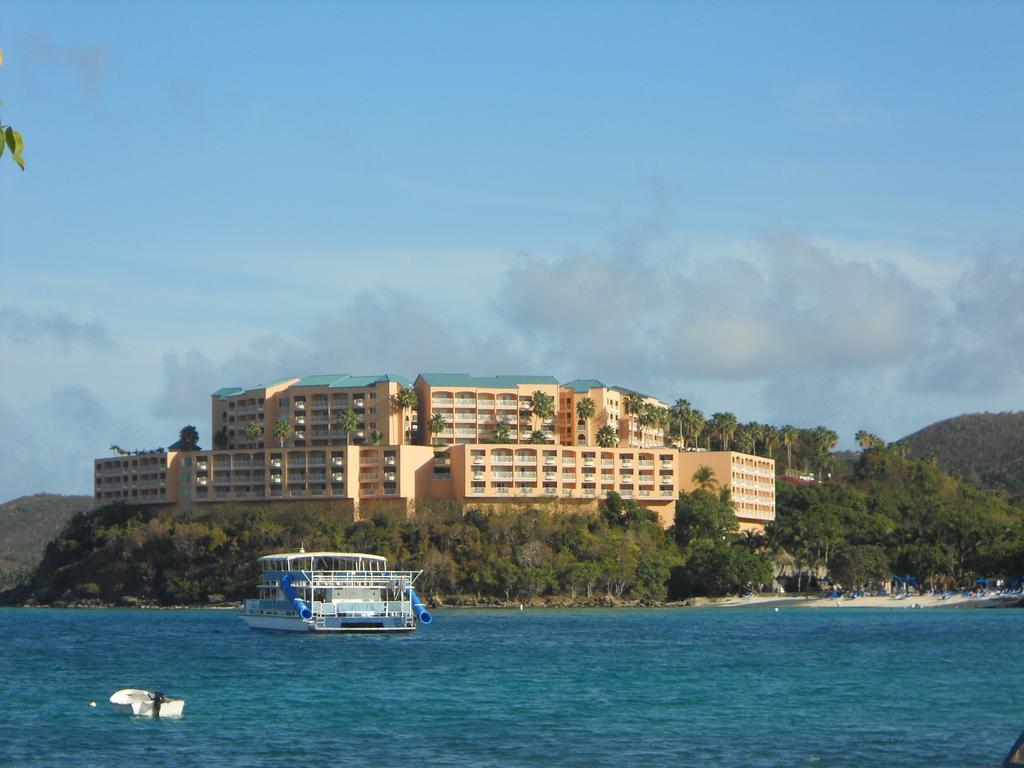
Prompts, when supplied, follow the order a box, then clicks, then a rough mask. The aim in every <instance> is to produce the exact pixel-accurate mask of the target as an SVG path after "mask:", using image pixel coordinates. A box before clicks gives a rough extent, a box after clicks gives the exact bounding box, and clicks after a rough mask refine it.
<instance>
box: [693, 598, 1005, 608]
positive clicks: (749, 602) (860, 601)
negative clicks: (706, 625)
mask: <svg viewBox="0 0 1024 768" xmlns="http://www.w3.org/2000/svg"><path fill="white" fill-rule="evenodd" d="M1019 602H1021V596H1020V595H995V594H993V595H975V596H974V597H971V596H967V597H964V596H963V595H961V594H952V595H948V596H943V595H935V594H924V595H913V594H912V595H909V596H907V597H902V596H882V597H875V596H866V597H858V598H856V599H853V600H851V599H849V598H846V597H840V598H821V597H796V596H794V597H785V596H781V595H754V596H753V597H737V598H729V599H727V600H721V601H717V602H714V603H709V605H714V606H719V607H723V608H735V607H740V606H746V607H751V606H757V607H759V608H760V607H772V608H815V609H817V608H834V609H842V610H846V609H852V608H1006V607H1009V606H1012V605H1015V604H1016V603H1019Z"/></svg>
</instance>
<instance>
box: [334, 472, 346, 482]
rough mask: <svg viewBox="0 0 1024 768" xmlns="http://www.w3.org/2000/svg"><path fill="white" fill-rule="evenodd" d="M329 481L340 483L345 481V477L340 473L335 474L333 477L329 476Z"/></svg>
mask: <svg viewBox="0 0 1024 768" xmlns="http://www.w3.org/2000/svg"><path fill="white" fill-rule="evenodd" d="M331 479H332V480H333V481H334V482H336V483H342V482H344V481H345V475H343V474H342V473H341V472H335V473H334V474H333V475H331Z"/></svg>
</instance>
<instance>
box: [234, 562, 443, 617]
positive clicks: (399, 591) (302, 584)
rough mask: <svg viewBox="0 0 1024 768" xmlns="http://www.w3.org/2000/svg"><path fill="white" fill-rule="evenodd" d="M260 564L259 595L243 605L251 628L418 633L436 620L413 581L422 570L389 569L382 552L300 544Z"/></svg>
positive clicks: (243, 610) (244, 615)
mask: <svg viewBox="0 0 1024 768" xmlns="http://www.w3.org/2000/svg"><path fill="white" fill-rule="evenodd" d="M259 563H260V570H261V571H262V574H263V575H262V578H261V580H260V584H259V597H257V598H255V599H250V600H246V601H245V607H244V608H242V619H244V620H245V623H246V624H248V625H249V626H250V627H251V628H252V629H270V630H284V631H290V632H413V631H415V629H416V621H417V620H419V622H420V623H421V624H429V623H430V621H431V618H430V613H429V612H428V611H427V609H426V607H425V606H424V605H423V602H422V601H421V600H420V598H419V595H417V594H416V590H415V589H413V586H412V585H413V582H414V581H416V579H417V577H418V576H419V575H420V574H421V573H422V571H391V570H388V562H387V559H386V558H383V557H381V556H379V555H366V554H362V553H358V552H306V551H304V550H301V549H300V550H299V551H298V552H292V553H284V554H279V555H267V556H265V557H261V558H260V559H259Z"/></svg>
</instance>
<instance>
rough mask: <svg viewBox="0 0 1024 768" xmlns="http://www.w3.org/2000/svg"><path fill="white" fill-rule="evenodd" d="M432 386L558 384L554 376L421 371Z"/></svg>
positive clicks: (493, 386)
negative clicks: (479, 374) (478, 374)
mask: <svg viewBox="0 0 1024 768" xmlns="http://www.w3.org/2000/svg"><path fill="white" fill-rule="evenodd" d="M419 378H421V379H423V380H424V381H425V382H427V384H429V385H430V386H432V387H482V388H484V389H512V388H514V387H517V386H519V385H520V384H556V385H557V384H558V379H556V378H555V377H554V376H519V375H509V376H470V375H469V374H468V373H421V374H420V376H419Z"/></svg>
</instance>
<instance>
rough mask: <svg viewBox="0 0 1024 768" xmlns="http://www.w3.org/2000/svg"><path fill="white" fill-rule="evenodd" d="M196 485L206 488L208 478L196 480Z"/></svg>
mask: <svg viewBox="0 0 1024 768" xmlns="http://www.w3.org/2000/svg"><path fill="white" fill-rule="evenodd" d="M196 485H203V486H205V485H206V478H205V477H197V478H196Z"/></svg>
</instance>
